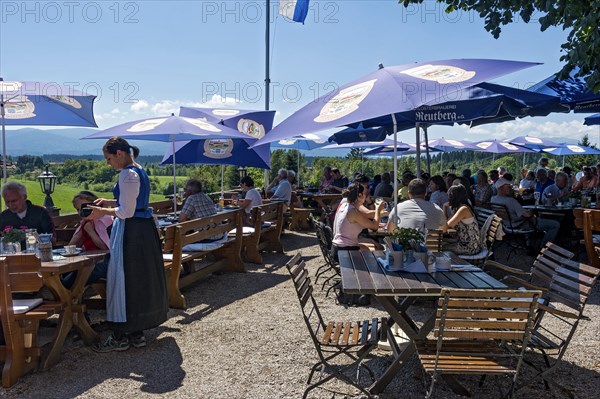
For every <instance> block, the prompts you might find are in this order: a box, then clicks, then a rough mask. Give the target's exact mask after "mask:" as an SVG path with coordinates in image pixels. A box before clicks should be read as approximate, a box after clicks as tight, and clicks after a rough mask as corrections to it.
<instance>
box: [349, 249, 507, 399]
mask: <svg viewBox="0 0 600 399" xmlns="http://www.w3.org/2000/svg"><path fill="white" fill-rule="evenodd" d="M445 254H446V255H447V256H450V258H451V263H452V265H464V266H467V267H465V268H464V269H461V270H460V271H454V270H451V271H443V272H441V271H438V272H435V273H407V272H390V271H387V270H386V269H385V268H383V267H382V266H381V265H380V264H379V263H378V262H377V259H376V258H377V257H379V258H383V257H384V253H383V251H373V252H368V251H340V252H339V254H338V256H339V262H340V269H341V275H342V289H343V290H344V292H345V293H347V294H371V295H373V296H374V297H375V298H376V299H377V301H378V302H379V303H380V304H381V306H382V307H383V308H384V309H385V310H386V311H387V312H388V314H389V315H390V317H391V319H392V321H390V325H391V324H393V323H396V324H398V326H399V327H400V328H401V329H402V331H404V333H405V334H406V336H407V337H408V338H409V339H410V340H411V343H410V344H409V345H406V347H405V348H404V349H402V350H401V349H400V348H399V346H398V345H397V344H396V342H395V341H394V339H393V338H392V339H390V340H389V341H390V345H391V346H392V352H393V355H394V361H393V362H392V363H391V365H390V366H389V367H388V369H387V370H386V371H385V373H384V374H383V375H382V376H381V377H380V378H379V379H378V380H377V381H375V383H374V384H373V385H372V386H371V387H369V391H370V392H371V393H373V394H378V393H380V392H382V391H383V390H384V389H385V387H386V386H387V385H388V384H389V383H390V381H391V380H392V379H393V378H394V377H395V376H396V375H397V374H398V372H399V371H400V369H401V368H402V367H403V366H404V364H405V363H406V362H407V361H408V359H409V357H410V356H411V355H412V354H413V353H414V352H415V350H416V348H415V345H414V341H415V340H419V339H424V338H425V337H427V334H429V332H430V331H431V330H432V329H433V327H434V322H435V309H434V310H433V311H432V312H431V314H430V315H429V317H428V319H427V320H426V321H425V322H424V323H423V324H422V325H421V326H420V327H419V326H418V325H417V323H416V321H415V320H414V319H413V318H411V316H410V315H409V313H408V309H409V307H410V306H411V305H412V304H413V303H414V302H415V301H416V300H417V299H419V298H427V297H429V298H436V297H439V296H440V294H441V292H442V289H444V288H461V289H506V288H507V286H506V285H504V284H503V283H501V282H499V281H498V280H496V279H495V278H493V277H491V276H490V275H488V274H486V273H485V272H483V271H482V270H481V269H478V268H476V267H475V266H472V267H468V265H469V263H468V262H466V261H464V260H463V259H460V258H459V257H457V256H456V255H454V254H452V253H450V252H445ZM436 255H439V254H437V253H436ZM396 297H400V298H398V300H397V299H396ZM445 379H446V377H445ZM447 382H448V383H449V384H450V385H451V386H452V387H453V388H457V389H459V388H460V386H457V384H454V382H453V381H452V379H451V378H448V379H447Z"/></svg>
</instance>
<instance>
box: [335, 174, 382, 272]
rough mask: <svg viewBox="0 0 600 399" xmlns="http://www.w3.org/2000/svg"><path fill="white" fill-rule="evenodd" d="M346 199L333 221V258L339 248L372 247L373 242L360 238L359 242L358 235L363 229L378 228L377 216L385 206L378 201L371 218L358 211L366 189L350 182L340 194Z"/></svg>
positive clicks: (366, 193) (373, 245)
mask: <svg viewBox="0 0 600 399" xmlns="http://www.w3.org/2000/svg"><path fill="white" fill-rule="evenodd" d="M342 195H343V196H344V197H345V198H346V199H347V201H343V202H342V203H341V204H340V207H339V208H338V211H337V213H336V214H335V220H334V222H333V233H334V235H333V247H332V249H331V251H332V255H333V258H334V259H335V260H336V261H337V260H338V255H337V254H338V251H340V250H358V249H361V248H365V249H374V248H375V244H374V243H373V242H368V241H366V240H362V241H361V242H359V239H358V235H359V234H360V232H361V231H363V229H371V230H377V229H378V228H379V218H380V217H381V211H382V210H383V209H384V207H385V203H384V202H380V203H379V204H378V205H377V207H376V208H375V215H374V217H373V220H371V219H369V217H368V216H367V215H365V214H364V213H362V212H360V211H359V208H360V207H361V205H363V203H364V202H365V199H366V198H367V195H368V191H367V189H365V187H364V186H363V185H362V184H359V183H352V184H351V185H350V186H348V189H347V190H346V191H344V193H343V194H342Z"/></svg>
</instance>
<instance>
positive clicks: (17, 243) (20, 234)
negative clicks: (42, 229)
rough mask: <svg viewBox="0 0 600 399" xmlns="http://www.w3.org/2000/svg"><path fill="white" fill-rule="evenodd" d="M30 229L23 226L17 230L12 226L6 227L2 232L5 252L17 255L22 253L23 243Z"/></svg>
mask: <svg viewBox="0 0 600 399" xmlns="http://www.w3.org/2000/svg"><path fill="white" fill-rule="evenodd" d="M27 228H28V227H26V226H21V227H20V228H18V229H16V228H14V227H12V226H6V227H5V228H4V231H2V244H3V250H4V252H6V253H16V252H20V251H21V245H22V244H21V243H23V242H24V241H25V230H27Z"/></svg>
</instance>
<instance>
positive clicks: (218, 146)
mask: <svg viewBox="0 0 600 399" xmlns="http://www.w3.org/2000/svg"><path fill="white" fill-rule="evenodd" d="M252 142H253V140H245V139H205V140H191V141H178V142H176V143H175V146H174V147H175V148H173V147H169V148H168V149H167V151H166V152H165V155H164V156H163V159H162V161H161V164H170V163H173V150H174V151H175V159H176V160H177V163H178V164H202V165H234V166H245V167H252V168H261V169H271V160H270V154H269V152H270V151H269V146H268V145H261V146H259V147H255V148H253V149H249V148H248V147H249V146H250V143H252Z"/></svg>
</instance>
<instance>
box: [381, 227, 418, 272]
mask: <svg viewBox="0 0 600 399" xmlns="http://www.w3.org/2000/svg"><path fill="white" fill-rule="evenodd" d="M390 237H391V238H392V241H393V242H394V244H395V245H394V250H396V251H403V252H404V261H405V262H408V263H412V262H414V254H413V253H414V252H427V247H426V246H425V245H424V243H425V236H424V235H423V233H421V231H420V230H418V229H413V228H408V227H399V228H396V229H395V230H394V231H392V234H391V236H390Z"/></svg>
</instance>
